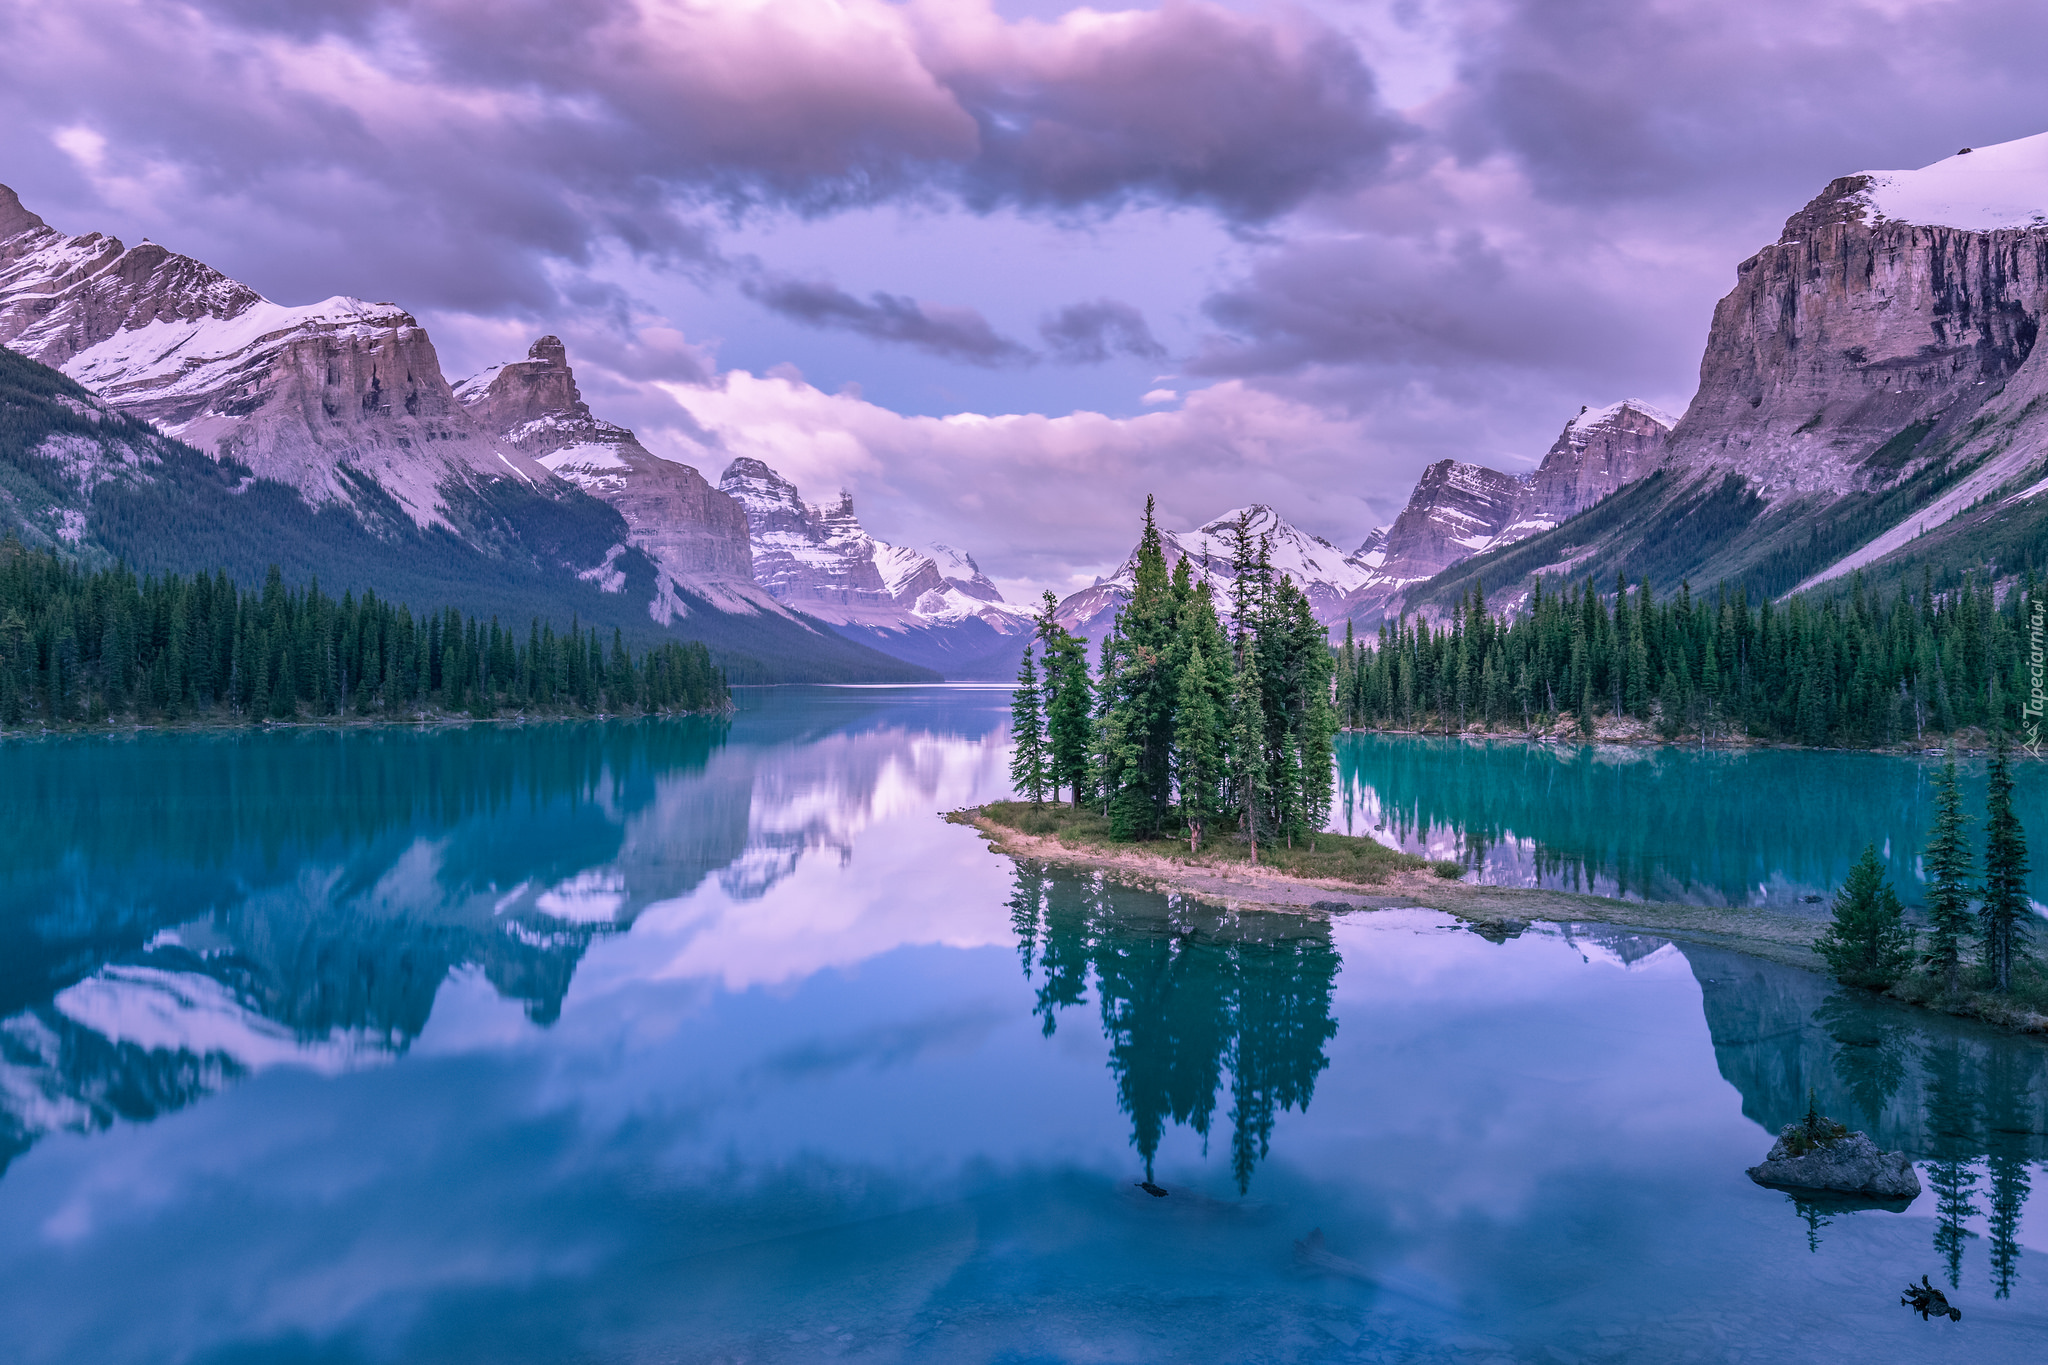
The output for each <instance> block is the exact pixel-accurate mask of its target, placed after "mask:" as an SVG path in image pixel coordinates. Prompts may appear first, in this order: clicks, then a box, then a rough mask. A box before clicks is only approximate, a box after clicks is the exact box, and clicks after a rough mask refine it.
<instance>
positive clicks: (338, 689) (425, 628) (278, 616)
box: [0, 539, 731, 730]
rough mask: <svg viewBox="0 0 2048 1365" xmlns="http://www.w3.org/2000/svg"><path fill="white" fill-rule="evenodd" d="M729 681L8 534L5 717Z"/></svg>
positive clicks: (515, 708) (1, 631)
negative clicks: (80, 556)
mask: <svg viewBox="0 0 2048 1365" xmlns="http://www.w3.org/2000/svg"><path fill="white" fill-rule="evenodd" d="M730 705H731V696H730V693H729V692H728V690H727V687H726V680H725V676H724V673H723V672H722V671H721V670H720V669H719V668H718V667H717V666H716V665H715V664H713V662H712V660H711V655H710V652H709V651H708V650H707V649H706V648H705V647H704V646H703V645H702V644H700V643H696V642H687V643H685V642H669V643H665V644H661V645H657V646H655V647H653V648H651V649H647V650H644V651H641V652H639V653H638V654H635V653H633V652H631V651H629V650H628V649H627V648H626V646H625V644H624V641H623V639H622V638H621V636H620V633H619V632H618V631H616V630H614V631H613V634H612V639H611V642H610V645H609V647H606V645H605V643H604V641H603V640H602V639H601V638H600V637H599V635H598V633H597V631H596V630H594V629H584V628H583V627H582V626H581V625H580V624H578V623H574V622H572V623H571V625H570V627H569V629H568V630H566V631H563V632H560V633H558V632H557V631H556V630H555V628H554V626H553V624H552V623H550V622H544V621H541V620H539V619H537V618H536V619H535V620H533V621H531V622H530V623H529V624H528V627H527V630H526V632H525V638H524V639H521V638H520V637H519V634H518V633H517V632H515V631H513V630H508V629H506V628H504V627H502V626H501V625H500V624H499V623H498V621H497V619H496V618H495V617H494V618H492V619H490V620H488V621H479V620H478V619H477V618H476V617H474V616H465V615H463V614H462V613H461V612H460V611H458V610H457V609H455V608H453V607H448V608H445V609H443V610H440V611H436V612H431V613H428V614H425V615H422V616H417V617H416V616H414V615H413V613H412V611H411V609H410V608H409V607H407V606H406V605H404V604H400V603H392V602H387V601H384V600H382V599H380V598H378V597H377V596H376V595H375V594H373V593H368V592H366V593H364V594H363V595H362V596H360V597H357V596H356V595H354V594H353V593H344V594H343V595H342V597H341V599H340V600H339V601H337V600H335V599H334V598H332V597H329V596H327V595H326V594H325V593H323V592H322V591H321V590H320V586H319V583H318V581H317V580H316V581H314V582H313V583H311V584H309V585H308V586H307V587H305V588H303V589H294V588H289V587H287V586H285V584H284V582H283V580H282V577H281V575H280V573H279V572H278V570H276V569H275V568H273V569H272V570H271V571H270V574H269V576H268V579H267V580H266V582H265V583H264V585H263V587H262V588H261V589H260V590H244V589H241V588H239V587H237V586H236V584H235V583H234V582H233V581H232V580H230V579H229V577H228V575H227V574H226V572H225V571H221V572H218V573H214V574H195V575H193V576H191V577H189V578H188V577H183V576H180V575H176V574H167V575H162V576H156V575H151V576H146V577H137V576H136V575H135V574H134V573H133V572H131V571H129V570H127V569H125V568H121V567H114V568H106V569H97V570H88V569H86V568H83V567H81V566H79V565H77V564H75V563H72V562H69V561H67V560H65V559H63V558H60V557H59V556H58V555H56V554H54V553H51V552H44V551H30V550H26V549H24V548H23V547H22V546H21V545H20V544H19V543H18V542H16V541H14V540H12V539H9V540H7V541H5V542H0V726H5V727H7V728H8V729H44V730H67V729H78V728H84V727H88V726H94V725H105V724H108V723H110V722H119V721H131V722H134V723H138V724H141V723H148V724H161V723H181V722H182V723H190V724H202V725H204V724H211V725H250V724H260V723H264V722H267V721H288V720H294V719H316V720H387V721H414V720H418V719H422V718H426V717H431V716H441V717H453V716H461V717H468V718H474V719H484V718H490V717H495V716H503V715H507V714H519V715H533V716H573V715H596V714H612V715H617V714H629V715H630V714H649V715H653V714H670V713H682V712H697V711H722V710H725V709H728V708H729V707H730Z"/></svg>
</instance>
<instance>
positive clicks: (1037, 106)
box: [0, 0, 1403, 309]
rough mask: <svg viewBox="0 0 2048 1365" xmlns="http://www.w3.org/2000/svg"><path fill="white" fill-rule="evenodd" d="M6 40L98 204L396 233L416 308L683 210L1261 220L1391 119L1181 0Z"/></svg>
mask: <svg viewBox="0 0 2048 1365" xmlns="http://www.w3.org/2000/svg"><path fill="white" fill-rule="evenodd" d="M0 40H4V42H5V46H6V50H7V51H9V52H12V53H16V54H20V53H28V52H33V53H36V54H37V57H36V60H34V61H32V62H20V61H17V62H13V63H10V71H9V78H8V82H7V85H8V87H9V89H8V91H7V92H6V93H4V94H0V108H4V109H5V112H6V116H7V126H8V127H9V128H10V130H11V131H12V133H13V134H15V135H16V136H28V135H30V134H31V133H32V130H36V129H40V130H42V132H43V134H44V136H45V137H56V138H58V139H59V141H60V142H61V141H62V139H64V138H66V137H68V138H69V139H70V143H71V147H72V148H73V149H77V148H81V147H82V148H85V149H86V154H85V155H83V156H82V157H80V160H81V163H82V165H83V167H84V169H85V170H86V172H87V173H88V175H91V176H93V177H96V178H97V179H98V180H99V181H100V184H99V189H100V192H101V194H102V195H103V196H107V197H120V196H122V195H126V196H129V197H131V198H132V197H143V196H155V197H163V198H169V197H198V198H208V199H215V200H230V201H235V202H238V203H240V204H242V205H244V206H245V209H246V213H247V215H248V217H249V219H250V220H251V226H252V227H261V228H270V229H274V228H275V227H277V226H278V225H279V224H282V223H287V222H288V223H293V224H296V225H297V226H298V227H299V230H300V231H299V234H298V236H297V240H295V241H292V242H289V243H288V244H280V246H279V249H277V250H275V251H273V252H271V253H267V254H269V255H270V256H271V260H270V261H269V263H268V271H267V272H266V273H267V274H268V275H269V276H270V277H271V279H270V281H269V287H271V288H273V289H275V288H278V287H279V285H278V284H277V283H276V281H277V280H278V279H285V280H292V281H297V280H301V279H307V280H308V284H309V285H310V284H311V281H310V279H308V276H309V275H310V274H311V273H312V272H311V270H310V269H309V268H308V267H307V266H305V265H295V264H294V262H293V261H292V259H291V258H290V257H288V256H287V254H286V251H285V249H284V247H285V246H287V245H288V246H289V247H292V248H297V249H300V250H303V249H305V248H306V247H309V246H310V247H314V248H315V249H317V250H318V251H319V252H321V253H322V254H323V256H325V257H326V258H327V259H328V260H329V261H330V262H331V260H332V257H333V255H334V254H336V253H339V254H341V255H343V256H347V255H351V254H355V253H363V254H365V255H372V254H374V255H377V256H380V257H381V256H384V255H388V254H389V252H390V248H389V247H388V246H387V245H382V244H383V243H387V242H388V241H389V239H390V237H391V236H392V235H393V232H394V229H395V230H397V231H399V232H402V233H403V235H404V237H405V239H406V250H407V251H408V253H409V254H410V255H411V257H412V261H413V268H411V269H405V268H400V269H396V270H393V269H390V268H388V267H387V266H386V265H385V264H384V263H383V262H381V261H378V262H366V263H365V264H366V266H368V267H369V268H368V269H366V270H364V271H363V272H362V273H364V274H372V275H375V276H377V277H379V278H382V279H389V280H391V281H392V283H393V288H394V289H395V290H399V291H401V292H403V293H404V295H405V297H406V298H407V299H408V301H410V302H411V303H413V304H414V305H415V306H427V307H455V308H467V309H489V308H493V307H504V306H524V307H529V308H545V307H549V306H552V305H553V304H555V303H556V302H558V300H557V298H556V297H555V291H554V289H553V287H552V284H551V280H552V275H551V269H550V267H551V265H553V264H559V263H563V262H566V263H570V264H572V265H584V264H588V263H589V262H590V260H591V259H592V257H593V254H594V253H595V252H596V251H597V250H598V249H599V247H600V245H601V244H602V243H605V242H617V243H620V244H623V245H624V246H625V247H627V248H628V249H630V250H631V251H633V252H635V253H640V254H643V255H646V256H649V257H652V258H655V259H660V260H667V261H671V262H676V263H688V262H691V261H701V260H704V259H705V258H706V257H707V256H708V255H709V254H710V252H709V247H708V244H707V239H706V236H705V229H704V227H703V223H702V220H701V218H700V212H701V211H712V212H714V213H723V214H731V213H744V212H746V211H749V210H751V209H757V208H773V209H782V210H793V211H796V212H799V213H804V214H824V213H830V212H833V211H834V210H838V209H843V208H847V207H850V206H855V205H863V204H872V203H876V202H881V201H888V200H906V201H909V200H915V201H920V202H938V203H947V202H950V203H953V204H961V205H967V206H970V207H971V208H973V209H974V210H977V211H987V210H992V209H995V208H1000V207H1009V208H1019V209H1024V210H1028V211H1043V212H1056V213H1101V212H1109V211H1114V210H1115V209H1117V208H1118V207H1119V206H1121V205H1124V204H1128V203H1133V202H1153V203H1169V204H1179V205H1188V206H1193V207H1198V208H1200V209H1203V210H1204V211H1208V212H1213V213H1216V214H1220V215H1222V216H1223V217H1225V218H1227V219H1229V220H1232V221H1243V222H1257V221H1262V220H1266V219H1270V218H1271V217H1273V216H1274V215H1276V214H1278V213H1281V212H1283V211H1285V210H1287V209H1288V208H1290V207H1291V206H1293V205H1295V204H1297V203H1299V202H1300V201H1301V200H1302V199H1304V198H1305V197H1307V196H1309V195H1312V194H1316V193H1321V192H1327V191H1331V190H1335V189H1340V188H1342V187H1345V186H1347V185H1352V184H1356V183H1360V182H1362V181H1364V180H1366V179H1368V178H1370V177H1371V176H1372V175H1373V174H1375V173H1376V172H1377V171H1378V170H1379V169H1380V168H1382V167H1383V166H1384V165H1385V163H1386V159H1387V154H1388V150H1389V148H1390V147H1391V146H1392V145H1393V144H1394V143H1395V142H1396V141H1397V140H1398V139H1399V138H1400V136H1401V135H1402V129H1403V125H1402V123H1401V121H1400V120H1399V119H1398V118H1396V117H1395V116H1394V115H1392V114H1390V113H1389V112H1388V111H1387V110H1385V109H1384V108H1383V107H1382V106H1381V104H1380V101H1379V99H1378V96H1377V94H1376V91H1375V86H1374V81H1373V78H1372V73H1371V72H1370V71H1369V70H1368V69H1367V68H1366V67H1365V65H1364V64H1363V62H1362V61H1361V60H1360V59H1359V58H1358V56H1357V54H1356V53H1355V51H1354V50H1353V49H1352V47H1351V46H1350V45H1349V44H1348V43H1347V42H1345V41H1344V40H1343V39H1342V37H1341V36H1340V35H1338V34H1337V33H1336V32H1335V31H1334V30H1332V29H1330V28H1328V27H1327V26H1325V25H1322V24H1320V23H1318V22H1316V21H1314V20H1312V19H1310V18H1308V17H1306V16H1304V15H1301V14H1286V15H1280V16H1277V17H1275V16H1268V17H1246V16H1244V15H1240V14H1236V13H1233V12H1232V11H1230V10H1227V9H1223V8H1221V7H1218V6H1216V5H1212V4H1206V3H1201V2H1200V0H1169V3H1167V4H1164V5H1162V6H1161V7H1160V8H1159V9H1157V10H1152V11H1132V12H1126V13H1119V14H1100V13H1095V12H1092V11H1086V10H1079V11H1076V12H1074V13H1072V14H1069V15H1067V16H1065V17H1064V18H1061V19H1059V20H1057V21H1054V22H1039V21H1026V22H1018V23H1012V22H1006V21H1004V20H1003V19H1001V18H999V17H997V16H996V14H995V13H994V11H993V10H992V9H991V8H990V6H989V5H988V3H987V0H914V2H913V3H910V4H904V5H898V4H890V3H886V2H885V0H769V2H768V3H751V4H680V3H669V2H667V0H528V2H527V3H514V4H506V3H501V2H500V0H488V2H486V0H421V2H419V3H408V4H398V3H383V2H380V0H307V3H295V4H290V5H273V4H264V3H254V2H253V0H211V3H209V2H208V0H199V2H198V3H194V4H190V5H160V4H155V3H150V2H149V0H77V3H73V4H66V5H46V4H40V3H36V0H7V3H5V4H0ZM40 140H41V139H38V141H40ZM262 235H265V234H263V233H261V232H256V231H252V232H250V233H249V236H250V238H251V239H252V242H251V245H252V246H254V245H256V243H255V241H254V240H253V239H256V238H259V237H260V236H262ZM308 237H310V239H311V240H310V241H309V240H308ZM373 243H374V244H379V245H372V244H373ZM303 292H307V293H311V294H314V295H316V296H317V294H318V293H319V292H322V291H320V290H318V289H317V288H311V287H309V288H308V289H306V290H305V291H303ZM326 292H331V291H326Z"/></svg>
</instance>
